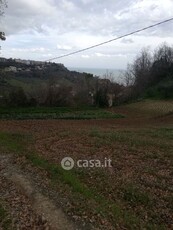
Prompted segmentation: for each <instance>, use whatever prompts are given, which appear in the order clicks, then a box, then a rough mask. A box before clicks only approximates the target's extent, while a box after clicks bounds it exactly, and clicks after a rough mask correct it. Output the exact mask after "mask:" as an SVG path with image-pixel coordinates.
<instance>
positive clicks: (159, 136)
mask: <svg viewBox="0 0 173 230" xmlns="http://www.w3.org/2000/svg"><path fill="white" fill-rule="evenodd" d="M88 135H89V136H90V137H93V138H95V142H97V143H98V142H99V143H102V145H105V144H107V145H111V144H114V143H116V142H118V143H124V144H125V145H127V146H128V147H130V148H133V147H134V148H136V147H145V146H155V147H157V148H160V149H162V150H167V151H166V152H167V153H168V152H171V150H172V148H173V144H170V140H172V139H173V128H171V127H170V128H155V129H141V130H135V131H133V130H116V131H107V132H105V131H104V132H103V131H101V130H99V129H91V131H90V132H89V134H88ZM99 140H100V141H99ZM168 142H169V145H168Z"/></svg>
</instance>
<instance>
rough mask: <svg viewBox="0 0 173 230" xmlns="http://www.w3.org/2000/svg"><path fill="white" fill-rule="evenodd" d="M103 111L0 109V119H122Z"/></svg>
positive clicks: (37, 108) (31, 108)
mask: <svg viewBox="0 0 173 230" xmlns="http://www.w3.org/2000/svg"><path fill="white" fill-rule="evenodd" d="M123 117H124V116H123V115H121V114H115V113H112V112H109V111H106V110H104V109H98V108H94V107H81V108H70V107H30V108H29V107H27V108H0V119H18V120H20V119H22V120H24V119H69V120H81V119H84V120H89V119H116V118H123Z"/></svg>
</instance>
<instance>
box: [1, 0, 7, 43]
mask: <svg viewBox="0 0 173 230" xmlns="http://www.w3.org/2000/svg"><path fill="white" fill-rule="evenodd" d="M6 7H7V2H6V0H0V16H3V15H4V9H5V8H6ZM5 39H6V37H5V33H4V32H1V31H0V40H3V41H4V40H5Z"/></svg>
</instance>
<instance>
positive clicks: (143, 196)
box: [122, 184, 152, 206]
mask: <svg viewBox="0 0 173 230" xmlns="http://www.w3.org/2000/svg"><path fill="white" fill-rule="evenodd" d="M122 193H123V199H124V200H125V201H127V202H129V203H130V204H131V205H133V206H137V205H144V206H151V204H152V201H151V199H150V197H149V196H148V194H147V193H144V192H142V191H140V190H139V189H138V188H137V187H135V186H134V185H132V184H129V185H126V186H124V187H123V188H122Z"/></svg>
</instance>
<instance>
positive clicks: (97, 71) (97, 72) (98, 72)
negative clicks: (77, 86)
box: [68, 67, 125, 83]
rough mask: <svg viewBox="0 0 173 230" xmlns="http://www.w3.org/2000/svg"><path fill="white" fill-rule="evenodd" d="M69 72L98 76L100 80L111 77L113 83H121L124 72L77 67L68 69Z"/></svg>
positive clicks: (120, 70)
mask: <svg viewBox="0 0 173 230" xmlns="http://www.w3.org/2000/svg"><path fill="white" fill-rule="evenodd" d="M68 69H69V70H70V71H77V72H80V73H83V72H84V73H91V74H93V75H94V76H98V77H100V78H105V77H109V76H111V77H112V78H113V79H114V80H115V81H117V82H119V83H122V82H123V74H124V72H125V70H122V69H106V68H105V69H101V68H81V67H80V68H78V67H68Z"/></svg>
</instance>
